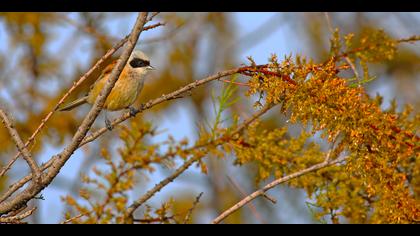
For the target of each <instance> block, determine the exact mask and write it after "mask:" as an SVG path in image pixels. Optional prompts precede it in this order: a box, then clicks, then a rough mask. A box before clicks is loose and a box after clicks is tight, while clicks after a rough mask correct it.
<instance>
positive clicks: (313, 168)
mask: <svg viewBox="0 0 420 236" xmlns="http://www.w3.org/2000/svg"><path fill="white" fill-rule="evenodd" d="M344 159H345V157H343V158H338V159H336V160H334V161H324V162H322V163H319V164H316V165H313V166H311V167H309V168H306V169H304V170H301V171H298V172H295V173H293V174H290V175H288V176H285V177H282V178H279V179H276V180H274V181H273V182H271V183H269V184H267V185H266V186H264V187H263V188H261V189H259V190H257V191H255V192H253V193H252V194H250V195H248V196H247V197H245V198H243V199H242V200H241V201H239V202H238V203H236V204H235V205H233V206H232V207H230V208H229V209H227V210H226V211H224V212H223V213H222V214H220V215H219V216H218V217H216V218H215V219H214V220H213V221H212V223H213V224H218V223H220V222H221V221H222V220H224V219H225V218H226V217H228V216H229V215H231V214H232V213H234V212H235V211H237V210H239V209H240V208H241V207H243V206H244V205H246V204H248V203H249V202H251V201H252V200H254V199H255V198H257V197H259V196H261V195H263V194H264V193H265V192H267V191H268V190H270V189H272V188H274V187H276V186H277V185H279V184H282V183H284V182H287V181H289V180H291V179H294V178H297V177H300V176H302V175H305V174H308V173H310V172H313V171H317V170H319V169H322V168H325V167H327V166H331V165H334V164H336V163H338V162H341V161H343V160H344Z"/></svg>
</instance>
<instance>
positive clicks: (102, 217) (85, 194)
mask: <svg viewBox="0 0 420 236" xmlns="http://www.w3.org/2000/svg"><path fill="white" fill-rule="evenodd" d="M154 134H155V130H154V129H153V127H152V126H151V124H149V123H140V122H138V120H133V121H131V125H130V127H125V126H123V127H122V130H121V132H120V137H121V140H123V141H124V146H123V147H122V148H119V149H118V153H119V155H118V157H119V158H118V160H115V158H112V156H113V155H111V154H110V153H109V152H108V150H107V149H105V148H104V149H102V153H101V155H102V157H103V158H104V160H105V163H106V165H107V166H108V167H109V169H108V170H101V169H99V168H97V167H94V168H93V172H94V173H95V175H96V177H89V176H83V177H82V181H83V183H85V184H88V185H93V186H94V187H93V188H87V187H84V188H82V189H81V190H80V192H79V195H80V198H81V199H84V200H85V201H86V202H88V203H89V205H88V206H83V205H82V204H81V203H79V202H78V201H76V199H74V198H73V197H71V196H66V197H65V198H64V200H65V201H66V203H67V204H68V205H69V206H71V207H72V208H73V210H75V211H76V214H75V215H78V214H83V215H84V216H83V217H81V218H78V219H75V220H74V221H72V222H73V223H123V222H124V220H125V218H124V213H125V210H126V209H127V208H128V204H129V202H128V199H129V198H128V196H129V191H130V190H133V188H134V186H135V184H136V173H137V172H138V171H141V170H144V171H148V172H153V171H154V170H155V169H154V168H153V166H152V165H153V164H156V165H159V164H161V162H162V159H161V157H160V156H159V155H158V153H157V152H156V151H157V148H158V146H157V145H146V144H145V140H144V139H145V136H146V135H151V136H153V135H154ZM99 196H102V198H101V197H99ZM161 210H162V209H157V210H156V212H157V213H159V212H160V211H161ZM149 214H150V212H149ZM159 214H160V213H159ZM66 217H67V218H70V213H67V214H66Z"/></svg>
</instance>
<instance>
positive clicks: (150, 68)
mask: <svg viewBox="0 0 420 236" xmlns="http://www.w3.org/2000/svg"><path fill="white" fill-rule="evenodd" d="M146 69H147V70H156V68H154V67H153V66H150V65H149V66H147V67H146Z"/></svg>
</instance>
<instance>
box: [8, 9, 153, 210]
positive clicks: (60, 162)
mask: <svg viewBox="0 0 420 236" xmlns="http://www.w3.org/2000/svg"><path fill="white" fill-rule="evenodd" d="M147 15H148V14H147V13H140V14H139V16H138V18H137V20H136V23H135V25H134V27H133V30H132V32H131V34H130V36H129V38H128V41H127V43H126V47H125V49H124V51H123V53H122V55H121V56H120V58H119V59H118V61H117V64H116V66H115V67H114V69H113V70H112V72H111V75H110V76H109V79H108V81H107V82H106V84H105V85H104V88H103V89H102V91H101V93H100V94H99V95H98V97H97V98H96V100H95V103H94V104H93V106H92V108H91V110H90V111H89V113H88V114H87V116H86V117H85V119H84V120H83V121H82V124H81V125H80V127H79V129H78V130H77V132H76V134H75V135H74V137H73V139H72V141H71V143H70V144H69V145H68V146H67V147H66V148H65V149H64V150H63V151H62V152H61V153H60V154H58V155H56V157H57V158H56V160H55V161H54V162H53V164H52V165H51V167H50V168H49V169H48V172H47V173H44V174H43V181H42V184H41V185H40V186H30V187H28V188H27V189H25V190H24V191H22V192H21V193H19V194H18V195H17V196H15V197H14V198H13V199H11V200H9V201H4V202H2V203H0V214H5V213H7V212H9V211H11V210H13V209H15V208H16V207H19V206H22V205H24V204H26V202H27V201H29V200H30V199H32V198H33V197H34V196H35V195H36V194H38V193H39V192H40V191H41V190H42V189H44V188H45V187H46V186H48V185H49V184H50V183H51V181H52V180H53V179H54V178H55V176H56V175H57V174H58V173H59V171H60V169H61V168H62V167H63V166H64V164H65V163H66V162H67V160H68V159H69V158H70V157H71V156H72V154H73V152H74V151H75V150H76V149H77V148H78V147H79V144H80V142H81V141H82V140H83V138H84V137H85V136H86V133H87V132H88V131H89V129H90V127H91V126H92V124H93V122H94V121H95V119H96V117H97V116H98V115H99V112H100V111H101V109H102V107H103V105H104V103H105V100H106V98H107V96H108V95H109V93H110V92H111V90H112V88H113V86H114V85H115V83H116V82H117V79H118V77H119V75H120V74H121V72H122V70H123V68H124V66H125V64H126V63H127V60H128V58H129V57H130V55H131V52H132V51H133V49H134V47H135V45H136V43H137V40H138V38H139V36H140V33H141V32H142V31H143V27H144V24H145V23H146V21H147Z"/></svg>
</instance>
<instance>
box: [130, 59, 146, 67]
mask: <svg viewBox="0 0 420 236" xmlns="http://www.w3.org/2000/svg"><path fill="white" fill-rule="evenodd" d="M130 65H131V67H133V68H139V67H145V66H148V65H150V62H149V61H145V60H143V59H140V58H134V59H133V60H131V61H130Z"/></svg>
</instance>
